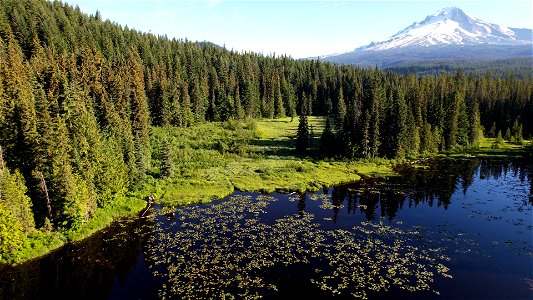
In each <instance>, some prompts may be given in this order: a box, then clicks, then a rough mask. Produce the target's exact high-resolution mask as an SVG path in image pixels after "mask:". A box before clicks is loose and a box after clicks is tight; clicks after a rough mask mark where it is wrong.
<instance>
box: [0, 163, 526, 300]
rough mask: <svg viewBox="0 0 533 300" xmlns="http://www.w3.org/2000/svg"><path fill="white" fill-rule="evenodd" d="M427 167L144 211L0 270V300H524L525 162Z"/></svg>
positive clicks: (403, 168) (432, 165) (439, 164)
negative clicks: (298, 190) (312, 190)
mask: <svg viewBox="0 0 533 300" xmlns="http://www.w3.org/2000/svg"><path fill="white" fill-rule="evenodd" d="M428 165H429V166H430V167H429V168H427V169H421V168H417V169H415V168H410V167H407V166H404V167H401V168H399V170H398V171H399V172H400V173H401V174H402V176H401V177H395V178H390V179H388V180H372V179H367V180H363V181H361V182H358V183H355V184H351V185H345V186H340V187H335V188H330V189H328V190H324V191H322V192H320V193H317V194H306V195H296V194H291V195H281V194H273V195H270V196H264V195H257V194H245V193H236V194H234V195H232V196H231V197H229V198H228V199H226V200H222V201H216V202H214V203H212V204H209V205H192V206H187V207H183V208H178V209H177V210H176V212H175V213H170V214H162V213H163V212H162V211H161V208H159V207H158V208H156V211H154V213H153V215H155V217H154V216H152V217H149V218H142V219H141V218H140V219H136V220H125V221H122V222H119V223H116V224H115V225H114V226H112V227H111V228H108V229H107V230H105V231H103V232H101V233H98V234H96V235H95V236H93V237H91V238H89V239H87V240H85V241H83V242H81V243H79V244H74V245H67V246H66V247H64V248H62V249H60V250H58V251H56V252H54V253H52V254H51V255H49V256H47V257H44V258H42V259H39V260H35V261H31V262H28V263H26V264H23V265H20V266H17V267H15V268H13V267H7V266H4V267H0V271H1V272H0V298H2V299H50V298H55V299H106V298H107V299H154V298H161V297H165V298H174V299H181V298H186V297H190V298H213V297H220V298H222V297H226V298H228V299H230V298H232V297H231V295H233V296H235V297H236V298H253V297H254V296H262V297H264V298H267V299H276V298H286V297H299V298H309V299H324V298H330V297H333V296H334V297H335V298H339V299H343V298H354V297H368V298H370V299H379V298H389V299H400V298H402V299H405V298H409V299H533V216H532V213H533V197H532V193H533V184H532V178H533V166H532V165H531V163H527V162H524V161H520V160H515V161H501V160H476V159H469V160H437V161H432V162H428ZM449 277H452V278H449ZM402 287H403V288H402ZM406 287H408V288H407V290H406V289H405V288H406ZM410 289H412V290H414V291H409V290H410Z"/></svg>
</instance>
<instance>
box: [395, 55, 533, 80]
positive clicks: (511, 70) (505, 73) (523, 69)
mask: <svg viewBox="0 0 533 300" xmlns="http://www.w3.org/2000/svg"><path fill="white" fill-rule="evenodd" d="M385 71H392V72H396V73H400V74H409V73H417V74H419V75H440V74H442V73H453V72H457V71H461V72H464V73H468V74H470V73H472V74H476V75H477V76H484V75H487V74H488V75H489V76H498V77H514V78H520V79H527V78H532V77H533V56H529V57H515V58H505V59H492V60H489V59H481V60H472V59H470V60H464V59H459V60H436V61H419V62H414V61H413V62H404V63H401V64H399V65H395V66H391V67H387V68H385Z"/></svg>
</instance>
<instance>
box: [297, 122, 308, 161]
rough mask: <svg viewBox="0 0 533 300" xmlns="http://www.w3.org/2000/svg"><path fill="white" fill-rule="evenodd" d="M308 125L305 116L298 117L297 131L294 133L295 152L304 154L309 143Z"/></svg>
mask: <svg viewBox="0 0 533 300" xmlns="http://www.w3.org/2000/svg"><path fill="white" fill-rule="evenodd" d="M310 139H311V138H310V134H309V124H308V122H307V116H306V115H303V114H302V115H300V117H299V121H298V131H297V133H296V152H297V153H299V154H305V153H306V152H307V150H308V149H309V143H310Z"/></svg>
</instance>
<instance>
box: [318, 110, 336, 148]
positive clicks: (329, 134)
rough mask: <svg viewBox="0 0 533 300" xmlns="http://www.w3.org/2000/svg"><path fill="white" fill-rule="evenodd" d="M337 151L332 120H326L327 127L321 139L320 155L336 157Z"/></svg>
mask: <svg viewBox="0 0 533 300" xmlns="http://www.w3.org/2000/svg"><path fill="white" fill-rule="evenodd" d="M336 149H337V147H336V141H335V133H333V128H332V126H331V122H330V119H329V118H326V126H325V127H324V131H323V132H322V136H321V138H320V153H322V154H323V155H324V156H327V157H330V156H333V155H335V151H336Z"/></svg>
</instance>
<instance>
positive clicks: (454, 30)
mask: <svg viewBox="0 0 533 300" xmlns="http://www.w3.org/2000/svg"><path fill="white" fill-rule="evenodd" d="M532 41H533V39H532V30H531V29H527V28H512V27H506V26H502V25H497V24H494V23H489V22H486V21H483V20H480V19H477V18H475V17H471V16H469V15H467V14H466V13H465V12H464V11H462V10H461V9H460V8H458V7H448V8H443V9H441V10H439V11H437V12H435V13H434V14H431V15H429V16H427V17H426V18H425V19H424V20H422V21H420V22H414V23H413V24H411V25H410V26H408V27H406V28H404V29H403V30H400V31H399V32H398V33H396V34H395V35H393V36H392V37H390V38H389V39H388V40H386V41H382V42H377V43H376V42H372V43H370V44H369V45H366V46H363V47H359V48H357V49H356V51H357V50H376V51H379V50H386V49H393V48H403V47H409V46H424V47H428V46H436V45H477V44H489V45H528V44H531V43H532Z"/></svg>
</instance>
